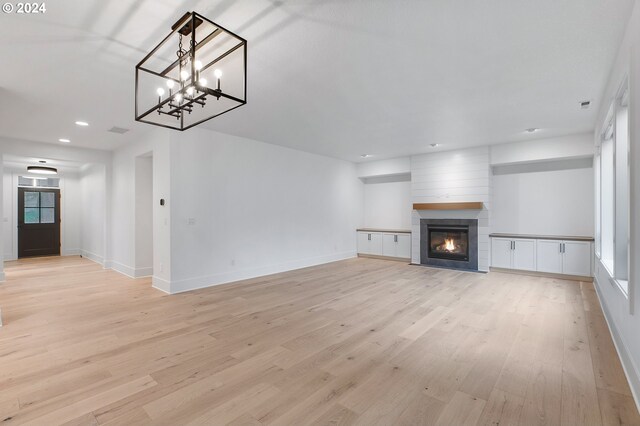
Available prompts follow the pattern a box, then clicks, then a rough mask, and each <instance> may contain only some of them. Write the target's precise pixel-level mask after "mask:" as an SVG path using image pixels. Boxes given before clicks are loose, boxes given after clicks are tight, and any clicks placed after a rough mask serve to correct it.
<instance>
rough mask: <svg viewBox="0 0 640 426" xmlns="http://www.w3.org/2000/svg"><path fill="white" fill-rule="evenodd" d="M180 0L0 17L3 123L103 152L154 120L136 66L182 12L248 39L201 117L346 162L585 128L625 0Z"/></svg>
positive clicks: (60, 4)
mask: <svg viewBox="0 0 640 426" xmlns="http://www.w3.org/2000/svg"><path fill="white" fill-rule="evenodd" d="M176 4H177V2H175V1H173V0H127V1H124V0H117V1H116V0H110V1H107V0H83V1H81V2H80V1H77V0H59V1H56V2H47V3H46V5H47V11H46V13H44V14H41V15H29V16H27V15H16V14H11V15H8V14H0V37H2V42H1V44H0V56H1V57H2V58H4V60H3V67H2V73H0V136H6V137H11V138H17V139H24V140H34V141H40V142H50V143H56V144H59V142H58V139H59V138H69V139H71V141H72V143H71V145H73V146H82V147H89V148H98V149H114V148H116V147H118V146H120V145H122V144H125V143H130V142H131V141H134V140H135V139H136V138H138V137H140V136H141V135H142V134H143V133H145V132H148V131H150V129H151V128H150V126H149V125H145V124H140V123H136V122H135V121H134V120H133V116H134V97H133V96H134V67H135V65H136V64H137V63H138V62H139V61H140V59H142V57H143V56H144V55H145V54H146V53H147V52H148V51H149V50H151V48H153V47H154V46H155V45H156V44H157V43H159V42H160V40H161V39H162V38H163V37H164V36H165V35H166V34H167V33H168V32H169V28H170V27H171V25H172V24H173V23H174V22H175V21H176V20H177V18H179V17H180V16H181V15H182V14H183V13H184V12H186V11H188V10H195V11H197V12H199V13H201V14H203V15H205V16H207V17H208V18H210V19H211V20H213V21H215V22H217V23H218V24H220V25H222V26H224V27H226V28H228V29H230V30H231V31H234V32H236V33H237V34H239V35H240V36H242V37H244V38H246V39H247V40H248V43H249V50H248V91H247V97H248V103H247V105H246V106H243V107H241V108H239V109H237V110H235V111H232V112H230V113H228V114H226V115H224V116H221V117H218V118H215V119H213V120H212V121H209V122H207V123H206V124H205V125H204V126H205V127H207V128H210V129H213V130H217V131H221V132H225V133H229V134H233V135H238V136H243V137H248V138H253V139H257V140H261V141H264V142H268V143H274V144H279V145H284V146H289V147H293V148H297V149H301V150H304V151H309V152H315V153H320V154H325V155H329V156H332V157H337V158H342V159H346V160H350V161H362V158H361V157H360V155H361V154H365V153H366V154H372V157H371V159H379V158H389V157H397V156H403V155H409V154H415V153H422V152H428V151H429V150H432V148H430V147H429V145H430V144H433V143H439V144H442V146H441V147H439V148H436V149H452V148H461V147H469V146H476V145H486V144H494V143H502V142H508V141H516V140H525V139H528V138H540V137H547V136H548V137H551V136H559V135H565V134H570V133H578V132H586V131H591V130H592V129H593V128H594V127H595V122H594V121H595V116H596V111H597V110H598V109H599V103H600V102H601V99H600V98H599V97H600V96H601V93H602V92H603V90H604V86H605V83H606V79H607V76H608V73H609V70H610V67H611V65H612V64H613V60H614V57H615V54H616V49H617V46H618V45H619V43H620V41H621V39H622V36H623V33H624V29H625V26H626V22H627V18H628V17H629V16H630V12H631V10H632V7H633V4H634V0H563V1H558V0H536V1H531V0H484V1H469V0H420V1H418V0H406V1H403V2H402V7H399V4H398V2H396V1H390V0H386V1H381V0H377V1H376V0H333V1H331V0H325V1H320V0H315V1H312V0H282V1H276V0H243V1H235V0H217V1H211V0H207V1H182V2H180V6H176ZM587 99H588V100H591V101H592V107H591V108H590V109H588V110H582V109H580V107H579V102H580V101H582V100H587ZM76 120H84V121H87V122H89V123H90V126H89V127H84V128H81V127H78V126H76V125H75V124H74V122H75V121H76ZM112 126H118V127H123V128H127V129H131V131H130V132H128V133H126V134H124V135H119V134H114V133H109V132H107V130H108V129H109V128H111V127H112ZM531 127H536V128H541V129H542V130H541V131H540V132H536V133H534V134H526V133H525V132H524V129H526V128H531ZM166 131H167V132H171V130H166Z"/></svg>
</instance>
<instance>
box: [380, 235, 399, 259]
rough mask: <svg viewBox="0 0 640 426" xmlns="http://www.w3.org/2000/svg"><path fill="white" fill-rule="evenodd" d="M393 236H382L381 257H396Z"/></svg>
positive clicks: (395, 245)
mask: <svg viewBox="0 0 640 426" xmlns="http://www.w3.org/2000/svg"><path fill="white" fill-rule="evenodd" d="M397 245H398V244H397V243H396V238H395V234H382V255H383V256H389V257H397V256H398V254H397V252H398V249H397Z"/></svg>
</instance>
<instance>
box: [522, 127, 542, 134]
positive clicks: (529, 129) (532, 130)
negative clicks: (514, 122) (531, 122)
mask: <svg viewBox="0 0 640 426" xmlns="http://www.w3.org/2000/svg"><path fill="white" fill-rule="evenodd" d="M539 130H540V129H538V128H537V127H530V128H528V129H525V130H524V131H525V132H527V133H535V132H537V131H539Z"/></svg>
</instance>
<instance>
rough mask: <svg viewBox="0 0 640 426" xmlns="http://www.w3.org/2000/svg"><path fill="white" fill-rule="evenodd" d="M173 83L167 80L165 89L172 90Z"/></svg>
mask: <svg viewBox="0 0 640 426" xmlns="http://www.w3.org/2000/svg"><path fill="white" fill-rule="evenodd" d="M174 84H175V82H174V81H173V80H167V87H168V88H169V89H173V86H174Z"/></svg>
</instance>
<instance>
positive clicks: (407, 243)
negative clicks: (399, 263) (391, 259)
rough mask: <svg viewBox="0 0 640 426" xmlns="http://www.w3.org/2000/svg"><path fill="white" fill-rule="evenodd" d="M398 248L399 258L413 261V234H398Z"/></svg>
mask: <svg viewBox="0 0 640 426" xmlns="http://www.w3.org/2000/svg"><path fill="white" fill-rule="evenodd" d="M397 248H398V254H397V257H400V258H402V259H411V234H398V244H397Z"/></svg>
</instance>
